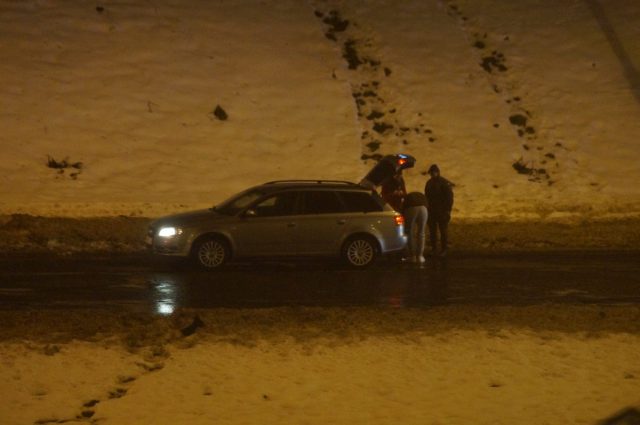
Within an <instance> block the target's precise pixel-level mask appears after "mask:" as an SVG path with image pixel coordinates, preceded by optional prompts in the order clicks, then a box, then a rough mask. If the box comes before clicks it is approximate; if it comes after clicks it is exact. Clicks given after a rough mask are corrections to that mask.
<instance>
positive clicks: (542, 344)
mask: <svg viewBox="0 0 640 425" xmlns="http://www.w3.org/2000/svg"><path fill="white" fill-rule="evenodd" d="M193 314H194V312H182V313H181V314H179V315H178V317H173V318H169V319H161V318H156V319H151V318H143V317H141V316H135V315H127V314H122V313H105V312H95V313H92V314H87V313H73V312H70V313H69V314H65V317H62V315H60V314H57V313H55V312H38V313H35V312H33V313H26V314H18V313H0V316H2V319H3V323H5V324H7V325H8V326H5V327H4V329H3V330H2V331H1V337H2V344H1V345H0V359H2V360H1V361H0V389H1V391H2V394H3V403H1V404H0V422H1V423H3V424H32V423H39V424H43V423H59V422H62V421H64V423H86V422H91V423H105V424H131V423H156V424H176V423H189V424H205V423H212V422H215V423H220V424H242V423H247V424H249V423H273V424H281V423H307V424H326V423H353V424H372V423H375V424H398V423H407V424H425V423H427V424H469V423H474V424H514V423H518V424H567V423H570V424H596V423H598V421H599V420H602V419H604V418H607V417H610V416H612V415H614V414H615V413H617V412H619V411H621V410H623V409H625V408H628V407H632V408H633V406H640V350H638V346H639V344H640V328H639V327H638V323H640V309H638V307H637V306H635V307H634V306H627V307H620V306H619V307H606V306H604V307H580V306H555V307H554V306H537V307H525V308H518V309H513V308H508V307H499V308H496V307H478V308H464V309H460V308H456V307H438V308H433V309H428V310H408V311H406V310H405V311H399V310H370V309H354V310H338V309H334V310H326V309H325V310H317V309H293V310H287V309H281V310H240V311H230V310H229V311H226V310H220V311H207V312H199V314H200V317H201V318H202V321H203V322H204V323H205V325H204V327H201V328H198V329H197V330H196V332H195V334H193V335H191V336H187V337H185V336H183V335H182V334H181V332H180V331H179V329H181V328H183V329H184V327H185V326H187V325H188V324H189V322H190V320H191V318H192V317H193Z"/></svg>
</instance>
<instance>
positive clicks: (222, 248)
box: [191, 237, 231, 270]
mask: <svg viewBox="0 0 640 425" xmlns="http://www.w3.org/2000/svg"><path fill="white" fill-rule="evenodd" d="M191 256H192V258H193V260H194V261H195V263H196V264H197V265H198V266H199V267H202V268H204V269H207V270H213V269H218V268H220V267H222V266H223V265H224V264H225V263H226V262H227V261H228V260H229V257H230V256H231V249H230V248H229V244H228V243H227V242H226V241H225V240H224V239H222V238H216V237H208V238H204V239H201V240H199V241H197V242H196V243H195V245H194V247H193V250H192V251H191Z"/></svg>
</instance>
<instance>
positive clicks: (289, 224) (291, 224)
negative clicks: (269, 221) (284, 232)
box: [287, 223, 297, 227]
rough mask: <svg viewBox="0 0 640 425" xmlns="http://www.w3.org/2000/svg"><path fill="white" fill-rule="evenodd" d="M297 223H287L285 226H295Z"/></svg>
mask: <svg viewBox="0 0 640 425" xmlns="http://www.w3.org/2000/svg"><path fill="white" fill-rule="evenodd" d="M296 226H297V224H296V223H287V227H296Z"/></svg>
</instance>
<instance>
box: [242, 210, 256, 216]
mask: <svg viewBox="0 0 640 425" xmlns="http://www.w3.org/2000/svg"><path fill="white" fill-rule="evenodd" d="M257 215H258V214H257V213H256V210H253V209H251V208H249V209H248V210H246V211H245V212H244V213H243V214H242V216H243V217H256V216H257Z"/></svg>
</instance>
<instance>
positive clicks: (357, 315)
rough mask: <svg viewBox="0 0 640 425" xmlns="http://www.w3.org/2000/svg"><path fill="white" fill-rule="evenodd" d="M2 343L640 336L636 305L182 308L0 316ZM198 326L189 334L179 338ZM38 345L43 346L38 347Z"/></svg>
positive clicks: (133, 345) (1, 313)
mask: <svg viewBox="0 0 640 425" xmlns="http://www.w3.org/2000/svg"><path fill="white" fill-rule="evenodd" d="M0 320H1V321H2V323H3V326H2V327H1V328H0V340H1V341H19V340H27V339H28V340H30V341H34V342H40V343H42V344H60V343H66V342H69V341H71V340H85V341H93V342H95V341H100V340H105V339H109V340H116V341H119V342H120V343H121V344H122V345H123V346H124V347H125V348H127V349H128V350H130V351H136V350H138V349H141V348H144V347H153V346H162V345H163V344H166V343H170V342H180V341H182V342H184V343H187V344H189V345H190V344H193V343H196V342H197V341H199V340H202V339H205V340H208V339H214V340H218V341H225V342H229V343H233V344H239V345H255V344H256V343H257V342H259V341H264V340H280V339H282V338H286V339H294V340H296V341H298V342H303V343H304V342H309V343H311V342H322V341H326V340H328V339H331V340H340V341H343V342H353V341H358V340H363V339H367V338H370V337H394V338H395V337H397V338H405V337H410V336H411V335H415V334H422V335H438V334H440V333H443V332H451V331H456V330H471V331H476V330H483V331H487V332H489V333H494V334H499V333H500V332H502V331H503V330H505V329H518V330H522V331H536V332H539V331H552V332H565V333H580V334H584V335H585V336H596V335H600V334H604V333H610V332H624V333H630V334H640V306H637V305H629V306H580V305H538V306H527V307H522V306H519V307H510V306H436V307H430V308H420V309H417V308H416V309H403V310H396V309H389V308H310V307H295V308H294V307H288V308H268V309H210V310H191V309H189V310H186V309H185V310H181V311H178V312H177V313H175V314H173V315H171V316H155V315H150V314H144V313H132V312H124V311H121V312H120V311H106V310H97V311H91V312H89V311H80V310H78V311H73V310H71V311H65V312H64V314H62V313H61V312H60V311H56V310H38V311H18V312H9V311H0ZM194 321H199V322H200V326H198V327H197V329H196V330H195V332H193V333H187V332H184V330H185V329H188V328H189V327H190V326H192V325H193V323H194ZM43 347H44V346H43Z"/></svg>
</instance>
